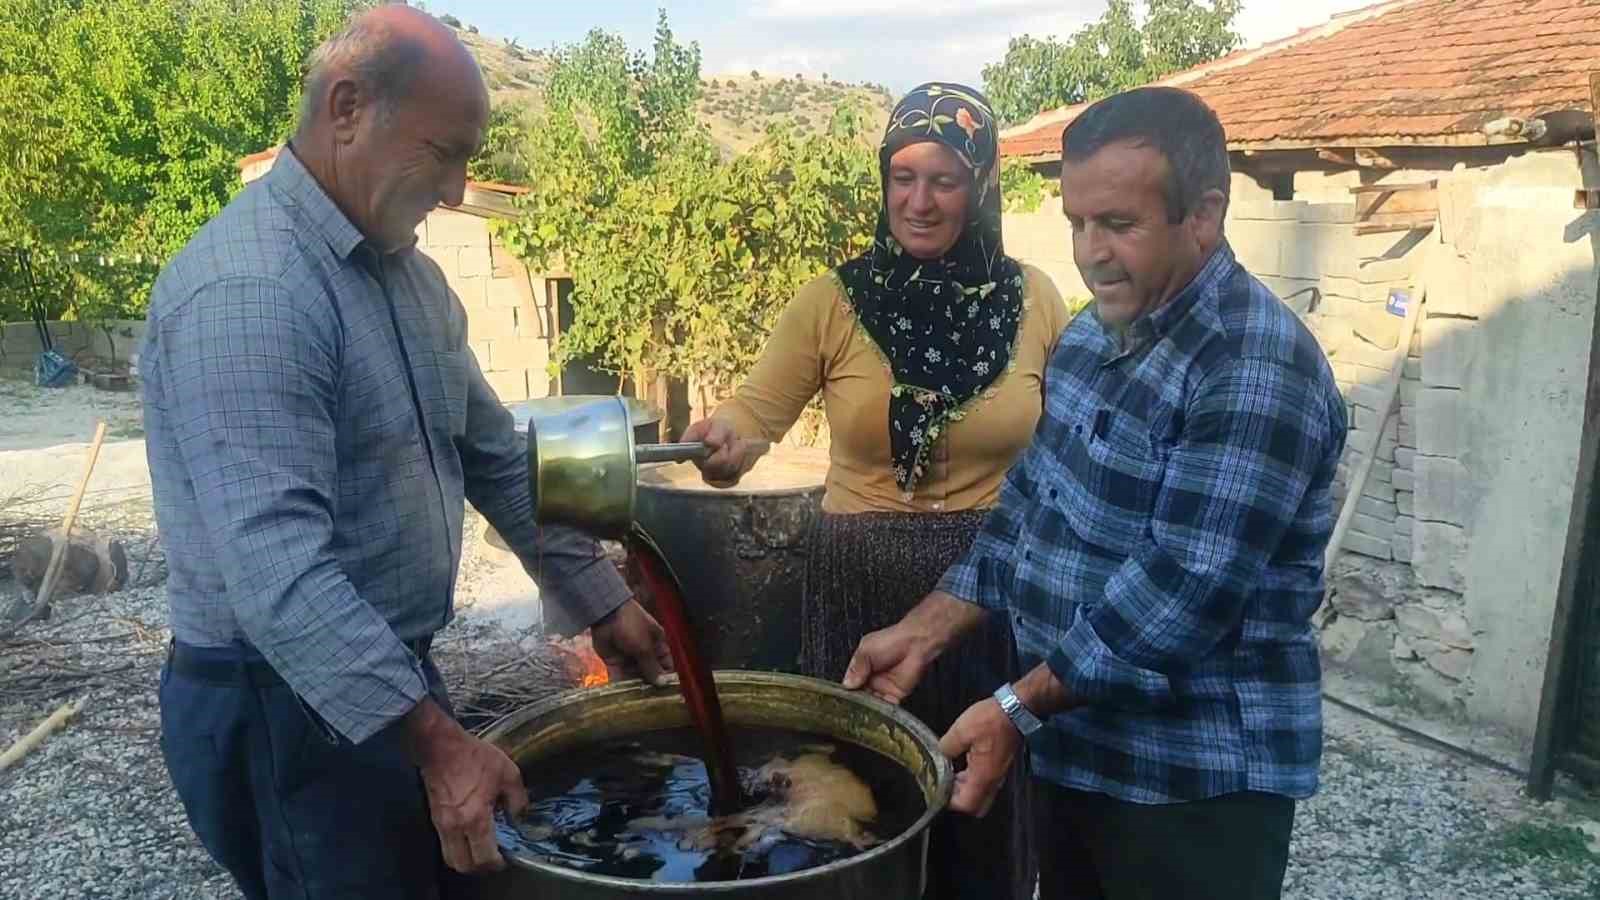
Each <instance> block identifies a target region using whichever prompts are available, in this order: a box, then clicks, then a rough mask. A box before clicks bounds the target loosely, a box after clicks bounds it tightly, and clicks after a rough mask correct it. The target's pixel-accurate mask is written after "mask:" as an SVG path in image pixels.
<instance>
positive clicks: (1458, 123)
mask: <svg viewBox="0 0 1600 900" xmlns="http://www.w3.org/2000/svg"><path fill="white" fill-rule="evenodd" d="M1597 69H1600V0H1395V2H1388V3H1380V4H1377V5H1375V6H1370V7H1367V8H1365V9H1360V10H1356V11H1354V12H1350V13H1346V14H1344V15H1342V16H1337V17H1335V18H1334V19H1332V20H1331V21H1329V22H1328V23H1327V24H1325V25H1321V26H1318V27H1316V28H1309V29H1306V30H1304V31H1302V32H1300V33H1299V34H1296V35H1294V36H1292V37H1289V38H1285V39H1284V40H1281V41H1276V42H1274V43H1271V44H1267V45H1264V46H1262V47H1258V48H1254V49H1251V50H1245V51H1240V52H1238V53H1234V54H1231V55H1229V56H1226V57H1224V58H1222V59H1220V60H1216V61H1215V62H1211V63H1207V64H1205V65H1203V66H1199V67H1197V68H1194V69H1190V70H1188V71H1186V72H1181V73H1178V74H1176V75H1173V76H1170V77H1168V78H1164V79H1162V80H1161V81H1159V82H1157V83H1158V84H1167V85H1175V86H1181V87H1183V88H1185V89H1187V90H1191V91H1194V92H1195V93H1197V94H1199V95H1200V96H1201V97H1203V98H1204V99H1205V101H1206V102H1207V103H1209V104H1210V105H1211V107H1212V108H1213V109H1215V110H1216V111H1217V115H1218V116H1219V117H1220V118H1221V119H1222V124H1223V127H1224V128H1225V129H1226V130H1227V132H1228V145H1229V147H1231V148H1233V149H1236V150H1245V149H1280V148H1281V149H1287V148H1294V147H1351V146H1363V147H1365V146H1384V145H1395V144H1417V145H1425V146H1441V145H1449V146H1461V145H1466V146H1473V145H1476V146H1482V145H1484V144H1488V143H1492V142H1498V140H1499V139H1494V140H1491V139H1489V138H1487V137H1485V136H1484V135H1483V134H1482V133H1481V132H1480V131H1479V129H1480V127H1481V126H1482V125H1484V124H1485V123H1486V122H1489V121H1491V120H1494V119H1497V118H1501V117H1503V116H1530V115H1533V114H1535V113H1540V112H1546V111H1549V110H1552V109H1562V108H1580V109H1588V108H1589V106H1590V103H1589V87H1588V74H1589V72H1591V71H1595V70H1597ZM1084 108H1085V104H1079V105H1077V106H1069V107H1063V108H1061V109H1057V110H1052V111H1049V112H1046V113H1041V114H1040V115H1038V116H1035V117H1034V118H1033V119H1032V120H1030V121H1028V122H1025V123H1023V124H1022V125H1019V126H1016V127H1014V128H1011V129H1008V130H1007V131H1004V132H1002V133H1001V142H1000V152H1001V153H1002V154H1003V155H1005V156H1019V157H1024V158H1028V159H1034V160H1054V159H1059V158H1060V156H1061V130H1062V129H1063V128H1064V127H1066V125H1067V123H1068V122H1070V121H1072V119H1073V118H1075V117H1076V116H1077V114H1078V113H1079V112H1081V111H1082V110H1083V109H1084Z"/></svg>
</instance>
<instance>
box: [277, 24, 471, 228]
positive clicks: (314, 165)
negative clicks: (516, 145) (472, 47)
mask: <svg viewBox="0 0 1600 900" xmlns="http://www.w3.org/2000/svg"><path fill="white" fill-rule="evenodd" d="M488 122H489V92H488V89H486V88H485V87H484V84H483V74H482V73H481V72H479V71H478V64H477V63H476V62H475V61H474V60H473V58H472V54H471V53H468V52H467V48H466V47H465V46H463V45H462V43H461V41H460V40H458V39H457V38H456V36H455V33H454V32H452V31H451V30H450V29H448V28H446V27H445V26H444V25H442V24H440V23H439V22H438V21H437V20H435V19H434V18H433V17H432V16H429V15H428V14H426V13H423V12H420V11H418V10H415V9H411V8H409V7H406V6H399V5H393V6H380V7H377V8H375V9H371V10H368V11H366V12H364V13H362V14H361V15H359V16H357V17H356V18H354V19H353V20H351V22H350V24H349V25H348V26H346V27H345V29H344V30H343V31H341V32H340V33H339V34H337V35H335V36H333V37H332V38H329V39H328V41H327V43H325V44H323V45H322V46H321V47H319V48H318V49H317V52H316V53H315V54H314V55H313V56H312V58H311V65H310V70H309V71H308V72H307V74H306V83H305V101H304V104H303V106H302V107H301V116H300V126H299V128H298V129H297V130H296V131H295V136H294V142H293V150H294V153H295V156H296V157H297V158H299V160H300V161H301V162H302V163H303V164H304V165H305V166H306V168H307V170H308V171H310V172H311V174H312V177H314V178H316V180H317V182H318V184H320V185H322V187H323V189H324V190H325V191H327V193H328V195H329V196H330V197H331V198H332V199H333V201H334V203H336V204H337V205H338V206H339V208H340V209H341V210H343V211H344V213H345V215H346V216H347V217H349V219H350V221H351V222H353V223H354V224H355V225H356V227H357V228H359V229H360V230H361V232H362V233H363V234H364V235H366V237H367V239H368V241H369V242H370V243H371V244H372V245H373V246H375V247H377V248H379V249H380V250H382V251H383V252H392V251H395V250H399V249H402V248H404V247H406V246H409V245H410V244H411V243H412V242H413V241H414V240H415V229H416V227H417V225H418V223H420V222H421V221H422V220H423V219H424V218H425V217H426V216H427V215H428V212H429V211H430V210H432V209H433V208H434V207H436V206H439V205H444V206H456V205H459V204H460V203H461V200H462V197H463V195H464V192H465V190H466V184H467V162H468V160H470V159H471V158H472V156H473V154H475V153H476V152H477V149H478V146H479V145H480V144H482V143H483V132H484V129H485V128H486V127H487V126H488Z"/></svg>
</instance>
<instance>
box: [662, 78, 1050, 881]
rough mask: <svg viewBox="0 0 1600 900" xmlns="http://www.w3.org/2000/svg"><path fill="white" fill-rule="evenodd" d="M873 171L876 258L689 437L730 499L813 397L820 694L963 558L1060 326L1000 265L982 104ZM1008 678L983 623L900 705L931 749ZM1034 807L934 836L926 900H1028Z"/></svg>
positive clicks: (811, 609) (815, 291)
mask: <svg viewBox="0 0 1600 900" xmlns="http://www.w3.org/2000/svg"><path fill="white" fill-rule="evenodd" d="M878 162H879V170H880V175H881V178H882V184H883V203H882V207H881V208H880V210H879V216H878V225H877V231H876V234H875V236H874V240H873V244H872V248H871V249H870V250H868V251H867V252H866V253H865V254H863V255H862V256H860V257H858V258H856V259H852V260H850V261H849V262H846V263H844V264H843V265H841V266H839V267H838V268H837V269H834V270H833V271H831V272H828V273H827V274H826V275H823V276H821V277H819V278H817V279H815V280H813V281H811V282H810V283H808V284H806V285H805V286H804V287H802V288H801V289H800V291H799V293H798V294H797V295H796V296H795V298H794V299H793V300H792V301H791V302H790V304H789V305H788V307H787V308H786V309H785V310H784V312H783V313H782V315H781V316H780V317H779V320H778V322H777V324H776V326H775V327H774V329H773V332H772V335H771V337H770V338H769V340H768V343H767V346H766V348H765V349H764V350H763V353H762V356H761V358H760V360H759V361H758V362H757V363H756V366H755V368H754V369H753V370H752V372H751V373H750V376H749V378H748V380H747V381H745V383H744V384H743V385H741V386H740V387H739V389H738V390H737V392H736V393H735V395H734V397H733V398H732V399H731V400H729V401H728V402H726V403H724V404H722V405H721V406H720V407H718V409H717V410H716V411H715V412H714V413H713V414H712V416H711V417H710V418H708V419H705V420H703V421H701V422H697V423H695V424H694V425H692V426H690V428H689V429H688V431H687V432H686V433H685V434H684V436H683V439H684V440H689V441H694V440H704V441H706V442H707V443H708V444H710V445H712V446H713V447H714V448H716V449H715V452H714V453H713V454H712V456H711V457H710V458H708V459H707V460H706V461H704V462H703V463H702V464H701V467H702V471H703V473H704V476H705V478H706V480H707V481H708V482H709V483H711V484H715V485H723V486H726V485H730V484H732V483H734V482H736V481H737V480H738V477H739V476H740V475H741V474H742V473H743V472H745V471H747V470H748V468H749V466H750V465H752V464H753V463H754V462H755V460H754V458H753V454H752V453H751V452H750V450H749V447H748V446H747V444H746V441H747V440H750V439H762V440H768V441H776V440H780V439H782V437H783V435H784V433H785V432H787V431H788V430H789V428H790V426H792V425H793V424H794V422H795V420H796V419H797V418H798V417H799V415H800V413H801V411H802V410H803V409H804V408H805V406H806V404H807V403H808V402H810V400H811V398H812V397H813V396H815V395H816V394H817V392H818V391H821V393H822V400H823V406H824V412H825V414H826V416H827V420H828V426H829V431H830V433H831V444H830V448H829V466H828V473H827V477H826V485H825V489H824V495H823V501H822V515H821V516H820V519H819V521H818V523H817V525H816V527H815V529H814V531H813V534H812V540H811V548H810V549H811V552H810V555H809V557H808V562H807V571H806V585H805V588H804V600H803V608H802V619H803V622H804V627H803V633H802V635H801V641H800V669H801V671H802V672H803V673H804V674H807V675H812V676H815V677H818V678H827V679H832V680H837V679H839V678H840V677H841V676H842V675H843V674H844V670H845V666H846V665H847V664H848V663H849V661H850V657H851V654H852V653H854V651H855V649H856V645H857V644H858V643H859V642H860V640H861V638H862V637H863V636H864V635H866V634H867V633H868V632H871V631H874V630H876V629H879V628H884V627H887V626H889V625H891V624H893V623H895V622H897V621H899V619H900V617H901V616H902V615H903V614H904V613H905V612H906V611H907V610H908V609H910V608H911V607H912V606H914V605H915V604H916V603H917V602H918V601H919V600H921V599H922V597H923V596H925V595H926V594H927V593H928V592H929V591H931V590H932V589H933V588H934V586H935V584H936V582H937V581H938V579H939V576H940V575H942V574H943V573H944V570H945V569H946V568H948V567H949V566H950V565H951V564H953V563H954V562H955V561H956V560H957V559H958V558H960V556H961V555H962V554H963V553H964V552H965V551H966V549H967V548H968V547H969V546H970V545H971V543H972V541H973V540H974V538H975V537H976V535H977V532H978V529H979V527H980V525H981V524H982V521H983V517H984V513H985V511H986V510H987V509H988V508H989V507H990V506H992V505H993V504H994V503H995V502H996V499H997V497H998V495H999V492H1000V483H1001V479H1002V478H1003V477H1004V476H1005V473H1006V470H1007V469H1008V468H1009V467H1010V466H1011V463H1012V461H1013V460H1014V459H1015V458H1016V457H1017V455H1018V454H1019V453H1020V452H1021V451H1022V450H1023V448H1025V447H1026V446H1027V445H1028V441H1029V439H1030V438H1031V437H1032V435H1033V430H1034V425H1035V424H1036V422H1037V420H1038V418H1039V415H1040V411H1041V403H1042V395H1043V394H1042V384H1041V376H1042V373H1043V371H1044V368H1045V364H1046V362H1047V361H1048V358H1049V355H1050V352H1051V350H1052V349H1053V347H1054V345H1055V342H1056V339H1057V337H1058V336H1059V335H1060V334H1061V332H1062V330H1063V329H1064V328H1065V327H1066V324H1067V314H1066V308H1065V306H1064V304H1063V303H1062V301H1061V297H1060V295H1059V294H1058V293H1057V292H1056V288H1055V286H1054V285H1053V284H1052V283H1051V282H1050V279H1049V278H1048V277H1047V276H1046V275H1044V274H1043V273H1042V272H1040V271H1039V270H1037V269H1034V268H1032V267H1030V266H1025V265H1022V264H1021V263H1018V262H1017V261H1016V260H1014V259H1012V258H1011V257H1009V256H1007V255H1006V254H1005V250H1004V247H1003V245H1002V242H1001V236H1000V213H1001V204H1000V179H999V162H1000V160H999V142H998V138H997V135H996V134H995V121H994V116H993V114H992V112H991V111H990V105H989V103H988V101H987V100H986V99H985V98H984V97H983V95H982V94H980V93H978V92H977V91H975V90H972V89H971V88H967V87H962V86H960V85H955V84H948V83H938V84H925V85H922V86H920V87H918V88H916V89H914V90H913V91H911V92H910V94H908V95H907V96H906V97H905V98H904V99H903V100H901V101H900V103H899V104H898V105H897V106H896V108H895V110H894V113H893V114H892V116H891V117H890V120H889V126H888V129H887V131H886V133H885V134H884V138H883V143H882V145H881V146H880V148H879V154H878ZM995 618H996V617H991V619H995ZM1016 668H1017V664H1016V662H1015V652H1014V651H1013V649H1012V643H1011V634H1010V628H1009V623H1007V622H1005V621H991V622H989V623H988V625H987V632H986V634H985V636H984V638H983V639H982V640H974V641H970V642H968V643H966V644H963V645H962V648H961V649H960V650H959V651H956V652H955V653H952V654H950V655H947V656H945V657H942V658H940V659H939V660H938V661H937V662H936V663H935V664H934V666H933V669H932V670H931V671H930V672H929V673H928V674H927V675H926V676H925V677H924V678H923V680H922V683H921V684H920V685H919V686H918V688H917V690H916V691H915V692H914V693H913V694H912V695H911V696H910V697H908V698H907V699H906V701H905V704H904V705H905V707H906V708H907V709H908V710H909V711H910V712H912V713H913V714H915V715H917V716H918V717H919V718H921V719H922V720H923V721H924V722H925V723H927V725H928V726H929V727H930V728H932V729H933V730H934V731H935V732H936V733H941V734H942V733H943V732H944V730H945V729H947V728H948V727H949V726H950V725H951V723H952V722H954V720H955V718H956V717H957V716H958V715H960V713H961V712H962V711H963V710H965V709H966V708H967V706H968V705H970V704H971V703H973V702H975V701H977V700H980V699H982V698H984V697H986V696H988V695H989V693H990V692H991V691H993V690H994V688H995V686H996V685H998V684H1000V683H1001V682H1002V681H1010V680H1013V679H1014V678H1016V677H1018V675H1019V674H1020V673H1018V672H1017V671H1016ZM1019 768H1020V766H1019ZM1026 789H1027V778H1026V776H1025V773H1024V772H1021V771H1017V772H1013V773H1012V776H1011V778H1010V779H1009V781H1008V784H1007V786H1006V787H1005V788H1004V789H1003V790H1002V792H1001V795H1000V799H999V800H998V801H997V802H996V804H995V806H994V807H993V808H992V809H991V811H990V813H989V815H987V816H986V817H984V818H982V819H971V818H966V817H962V816H945V817H942V818H941V819H940V820H939V821H938V822H937V823H936V824H935V825H934V827H933V830H932V833H931V836H930V839H931V844H930V847H929V853H928V891H929V893H928V896H930V897H1002V898H1017V900H1027V898H1030V897H1032V895H1033V874H1034V868H1035V867H1034V861H1033V855H1032V842H1031V839H1030V835H1029V826H1028V810H1027V795H1026Z"/></svg>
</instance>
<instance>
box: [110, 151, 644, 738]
mask: <svg viewBox="0 0 1600 900" xmlns="http://www.w3.org/2000/svg"><path fill="white" fill-rule="evenodd" d="M140 369H141V372H142V374H143V378H144V418H145V431H146V435H147V442H148V443H147V447H148V455H149V461H150V469H151V478H152V482H153V487H154V491H155V507H156V519H157V524H158V526H159V528H160V531H161V539H162V545H163V548H164V550H165V552H166V555H167V560H168V569H169V573H170V574H169V578H168V582H167V594H168V598H169V602H170V605H171V617H172V630H173V634H174V636H175V637H176V638H177V639H178V640H180V641H183V642H185V643H190V644H194V645H198V646H207V647H216V646H232V645H243V646H245V647H247V648H253V649H254V650H255V651H256V652H259V653H260V655H261V656H263V657H265V659H266V660H267V662H268V663H270V664H271V665H272V666H273V667H274V668H275V669H276V670H277V671H278V673H279V674H281V675H282V676H283V678H284V680H285V681H287V682H288V684H289V685H290V686H291V687H292V688H293V689H294V690H295V692H296V693H298V694H299V695H300V696H301V697H302V698H303V699H304V700H305V701H306V702H307V703H308V704H309V705H310V706H311V707H312V708H313V709H314V710H316V711H317V712H318V713H319V714H320V715H321V716H322V717H323V718H324V719H325V720H326V721H327V722H328V723H329V724H330V725H331V726H332V727H333V728H335V729H337V730H338V731H339V732H340V733H342V734H343V735H345V736H346V737H347V738H349V739H350V740H352V741H357V742H359V741H361V740H363V739H364V738H366V737H368V736H370V735H372V734H373V733H375V732H377V731H378V730H380V729H381V728H383V727H384V726H385V725H387V724H389V723H390V722H392V721H394V720H395V719H396V718H398V717H400V716H401V715H403V714H405V713H406V712H407V711H409V710H410V709H411V708H412V707H413V706H415V705H416V703H417V702H418V701H419V700H420V699H421V698H422V697H423V696H425V695H426V693H427V686H426V681H425V679H424V678H423V675H422V670H421V667H420V663H419V661H418V660H417V659H416V657H415V656H413V655H412V653H411V651H410V650H409V649H407V647H406V642H408V641H412V640H415V639H418V638H422V637H425V636H427V635H431V634H432V633H433V632H435V631H437V630H438V629H439V628H441V627H443V626H444V624H445V623H446V622H447V621H449V619H450V616H451V612H452V609H453V605H454V593H455V574H456V570H457V567H458V565H459V562H460V556H461V529H462V520H463V515H464V512H465V509H464V504H463V499H466V500H470V501H471V502H472V505H473V506H474V507H475V508H477V509H478V510H479V511H480V512H482V513H483V514H484V516H485V517H486V518H488V520H489V521H490V523H492V524H493V525H494V527H495V528H496V529H497V530H498V531H499V532H500V534H501V535H502V536H503V537H504V538H505V539H506V541H507V543H508V544H509V546H510V547H512V548H513V549H514V550H515V551H516V552H517V554H518V556H519V557H521V559H522V561H523V565H524V567H525V568H527V570H528V572H529V574H530V575H531V576H533V577H534V579H535V580H536V581H538V582H539V583H540V585H541V587H542V588H543V589H544V593H545V595H546V597H547V598H548V599H549V600H550V601H553V602H554V603H556V604H558V605H559V606H560V607H561V610H562V611H563V612H565V613H566V614H567V615H568V616H569V617H570V618H571V619H573V620H575V621H578V622H584V623H587V622H592V621H594V620H595V619H597V618H599V617H600V616H602V615H604V614H605V613H607V612H609V611H610V610H612V609H614V608H616V607H617V606H618V605H620V604H621V603H622V602H623V600H625V599H626V598H627V596H628V593H629V592H628V588H627V586H626V584H624V582H623V581H622V579H621V577H620V576H619V575H618V574H617V572H616V569H615V568H614V567H613V566H612V565H611V564H610V563H609V562H607V561H606V559H605V558H604V555H603V554H602V552H601V550H600V547H599V545H598V544H597V543H596V542H594V541H593V540H590V539H588V538H585V537H582V536H580V535H577V534H576V533H573V532H569V531H565V530H562V529H554V528H550V529H540V528H538V527H536V526H535V524H534V522H533V497H532V495H531V493H530V487H529V484H528V477H527V463H526V457H525V455H524V452H525V442H524V439H523V438H522V437H521V436H520V435H518V434H517V432H516V431H515V430H514V429H513V426H512V416H511V414H510V412H509V411H507V410H506V409H505V408H504V407H503V406H501V405H500V403H499V402H498V400H497V398H496V397H495V395H494V392H493V391H492V390H491V389H490V387H489V386H488V384H487V383H486V382H485V381H484V378H483V375H482V374H481V373H480V372H479V370H478V366H477V363H476V362H475V360H474V358H473V355H472V353H471V352H470V351H469V350H468V349H467V344H466V315H465V312H464V310H463V309H462V306H461V303H460V301H459V300H458V299H457V298H456V297H455V296H454V294H452V293H451V292H450V290H449V288H448V287H447V286H446V284H445V280H444V275H443V273H442V272H441V271H440V270H439V267H438V266H437V265H436V264H434V262H433V261H432V260H430V259H429V258H428V257H427V256H425V255H424V254H422V253H420V252H417V251H416V250H414V249H408V250H403V251H401V252H399V253H395V254H392V255H387V256H380V255H378V254H376V253H374V252H373V251H372V250H371V249H370V248H369V246H368V245H367V244H366V243H365V242H364V240H363V238H362V235H361V233H360V232H359V231H357V230H356V228H355V226H354V225H353V224H351V222H350V221H349V220H348V219H347V218H346V217H345V216H344V215H343V214H342V213H341V212H340V211H339V209H338V207H337V206H335V205H334V203H333V202H332V200H331V199H330V198H329V197H328V196H327V194H326V193H324V192H323V190H322V189H321V187H320V186H319V185H318V184H317V182H316V181H315V180H314V179H313V178H312V177H311V175H310V174H309V173H308V172H307V171H306V169H305V167H304V166H302V165H301V164H300V162H299V161H298V160H297V159H296V158H295V156H294V153H293V152H292V151H290V150H288V149H285V150H284V151H283V152H282V153H280V154H279V155H278V159H277V162H276V164H275V165H274V167H273V169H272V171H271V172H270V173H269V174H268V175H267V176H266V177H265V178H262V179H260V180H259V181H257V182H255V183H253V184H251V185H249V186H248V187H246V188H245V189H244V191H243V192H242V193H241V194H240V195H239V196H238V197H237V198H235V199H234V201H233V202H232V203H230V204H229V205H228V207H227V208H226V209H224V210H223V211H222V212H221V213H220V214H219V215H218V216H217V217H216V218H215V219H213V220H212V221H211V222H210V223H208V224H207V225H206V226H205V227H204V228H203V229H201V231H200V232H199V234H198V235H196V237H195V238H194V240H192V241H191V242H190V243H189V245H188V246H187V247H185V248H184V249H183V251H182V252H181V253H179V254H178V256H177V257H175V258H174V259H173V260H172V261H171V263H170V264H169V265H167V267H166V268H165V269H164V270H163V271H162V273H161V276H160V278H159V279H158V280H157V282H156V286H155V292H154V295H153V296H152V298H151V303H150V314H149V327H148V330H147V332H146V338H145V344H144V347H143V350H142V357H141V360H140Z"/></svg>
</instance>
